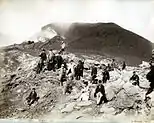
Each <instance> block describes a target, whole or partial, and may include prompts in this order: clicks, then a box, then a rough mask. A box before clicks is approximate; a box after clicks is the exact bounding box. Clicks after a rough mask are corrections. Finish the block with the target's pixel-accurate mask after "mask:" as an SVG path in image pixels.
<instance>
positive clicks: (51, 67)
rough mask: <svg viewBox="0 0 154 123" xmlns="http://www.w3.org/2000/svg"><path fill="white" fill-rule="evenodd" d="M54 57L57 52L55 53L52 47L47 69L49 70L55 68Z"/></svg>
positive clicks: (48, 56)
mask: <svg viewBox="0 0 154 123" xmlns="http://www.w3.org/2000/svg"><path fill="white" fill-rule="evenodd" d="M54 57H55V54H54V53H53V50H52V49H50V50H49V53H48V55H47V69H48V70H49V71H50V70H53V69H54V68H53V62H54Z"/></svg>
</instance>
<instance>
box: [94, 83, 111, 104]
mask: <svg viewBox="0 0 154 123" xmlns="http://www.w3.org/2000/svg"><path fill="white" fill-rule="evenodd" d="M94 97H97V105H100V104H102V102H103V101H104V103H107V102H108V100H107V98H106V94H105V88H104V86H103V84H102V81H101V80H99V84H98V85H97V87H96V90H95V93H94Z"/></svg>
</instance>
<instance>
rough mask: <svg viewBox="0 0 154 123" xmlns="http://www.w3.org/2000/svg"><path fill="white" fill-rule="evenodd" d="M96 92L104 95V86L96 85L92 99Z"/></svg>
mask: <svg viewBox="0 0 154 123" xmlns="http://www.w3.org/2000/svg"><path fill="white" fill-rule="evenodd" d="M98 92H101V93H102V95H105V89H104V86H103V85H102V84H98V85H97V87H96V90H95V93H94V97H96V94H97V93H98Z"/></svg>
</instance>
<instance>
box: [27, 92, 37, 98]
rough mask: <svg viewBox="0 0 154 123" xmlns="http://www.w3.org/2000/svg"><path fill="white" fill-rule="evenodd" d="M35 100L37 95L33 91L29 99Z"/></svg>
mask: <svg viewBox="0 0 154 123" xmlns="http://www.w3.org/2000/svg"><path fill="white" fill-rule="evenodd" d="M36 98H37V93H36V92H35V91H34V92H31V93H30V95H29V99H36Z"/></svg>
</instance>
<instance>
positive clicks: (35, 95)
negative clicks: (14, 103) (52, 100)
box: [26, 88, 39, 106]
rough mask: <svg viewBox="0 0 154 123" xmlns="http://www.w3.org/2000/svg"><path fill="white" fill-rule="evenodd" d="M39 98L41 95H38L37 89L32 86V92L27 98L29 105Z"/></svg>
mask: <svg viewBox="0 0 154 123" xmlns="http://www.w3.org/2000/svg"><path fill="white" fill-rule="evenodd" d="M38 99H39V97H38V96H37V93H36V91H35V88H32V91H31V93H30V94H29V96H28V97H27V98H26V100H27V103H28V105H29V106H31V105H32V104H33V103H34V102H35V101H37V100H38Z"/></svg>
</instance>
